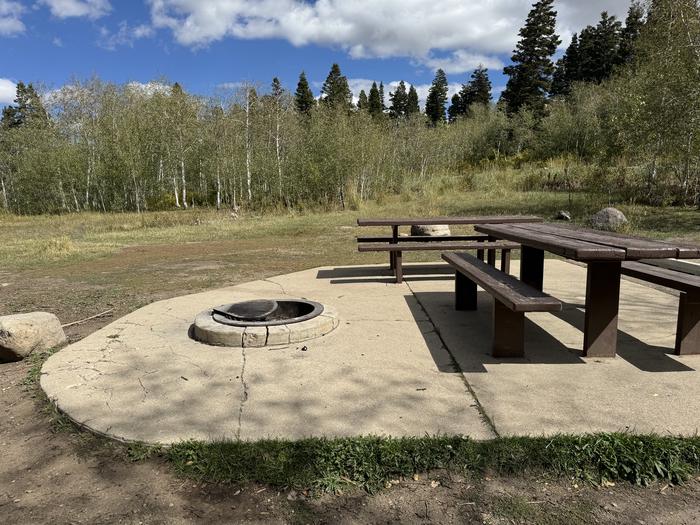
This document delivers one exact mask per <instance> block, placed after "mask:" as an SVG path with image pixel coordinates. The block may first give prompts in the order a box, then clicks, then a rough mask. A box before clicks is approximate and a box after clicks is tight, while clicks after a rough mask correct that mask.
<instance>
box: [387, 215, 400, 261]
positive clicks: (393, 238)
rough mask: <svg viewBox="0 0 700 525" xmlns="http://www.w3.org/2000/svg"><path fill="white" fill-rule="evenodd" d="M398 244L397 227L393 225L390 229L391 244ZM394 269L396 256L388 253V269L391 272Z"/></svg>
mask: <svg viewBox="0 0 700 525" xmlns="http://www.w3.org/2000/svg"><path fill="white" fill-rule="evenodd" d="M398 242H399V227H398V226H397V225H394V226H392V227H391V243H390V244H396V243H398ZM394 268H396V255H395V254H394V252H389V269H390V270H393V269H394Z"/></svg>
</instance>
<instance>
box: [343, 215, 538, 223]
mask: <svg viewBox="0 0 700 525" xmlns="http://www.w3.org/2000/svg"><path fill="white" fill-rule="evenodd" d="M506 222H525V223H526V222H542V218H541V217H535V216H533V215H491V216H489V215H476V216H472V217H425V218H418V217H412V218H395V219H393V218H386V219H357V225H358V226H420V225H426V226H430V225H436V224H455V225H456V224H467V225H469V224H500V223H506Z"/></svg>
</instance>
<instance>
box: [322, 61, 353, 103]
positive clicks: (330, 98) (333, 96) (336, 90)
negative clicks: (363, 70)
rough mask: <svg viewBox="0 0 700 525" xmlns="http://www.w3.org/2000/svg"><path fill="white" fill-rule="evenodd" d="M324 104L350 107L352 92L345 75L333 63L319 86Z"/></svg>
mask: <svg viewBox="0 0 700 525" xmlns="http://www.w3.org/2000/svg"><path fill="white" fill-rule="evenodd" d="M321 94H322V95H323V98H322V99H321V100H322V101H323V103H324V104H327V105H328V106H331V107H335V108H348V109H349V108H351V107H352V92H351V91H350V86H349V85H348V79H347V77H345V76H343V74H342V73H341V72H340V66H339V65H338V64H333V66H332V67H331V70H330V72H329V73H328V77H326V81H325V82H324V83H323V87H322V88H321Z"/></svg>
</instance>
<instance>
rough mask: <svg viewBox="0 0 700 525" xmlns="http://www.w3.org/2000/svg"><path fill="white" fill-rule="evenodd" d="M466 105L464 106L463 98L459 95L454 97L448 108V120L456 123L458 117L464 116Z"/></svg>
mask: <svg viewBox="0 0 700 525" xmlns="http://www.w3.org/2000/svg"><path fill="white" fill-rule="evenodd" d="M464 113H465V110H464V104H462V96H461V95H460V94H459V93H455V94H454V95H452V101H451V103H450V107H449V108H447V120H448V121H450V122H454V121H455V120H457V118H458V117H460V116H462V115H464Z"/></svg>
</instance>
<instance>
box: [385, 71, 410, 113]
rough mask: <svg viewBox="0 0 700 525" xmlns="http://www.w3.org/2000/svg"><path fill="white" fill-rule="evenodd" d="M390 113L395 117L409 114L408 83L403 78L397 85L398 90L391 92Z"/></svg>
mask: <svg viewBox="0 0 700 525" xmlns="http://www.w3.org/2000/svg"><path fill="white" fill-rule="evenodd" d="M389 101H390V102H391V106H389V114H390V115H391V116H392V117H393V118H402V117H406V116H407V115H408V93H407V92H406V83H405V82H404V81H403V80H402V81H400V82H399V85H398V86H396V91H394V92H393V93H389Z"/></svg>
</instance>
